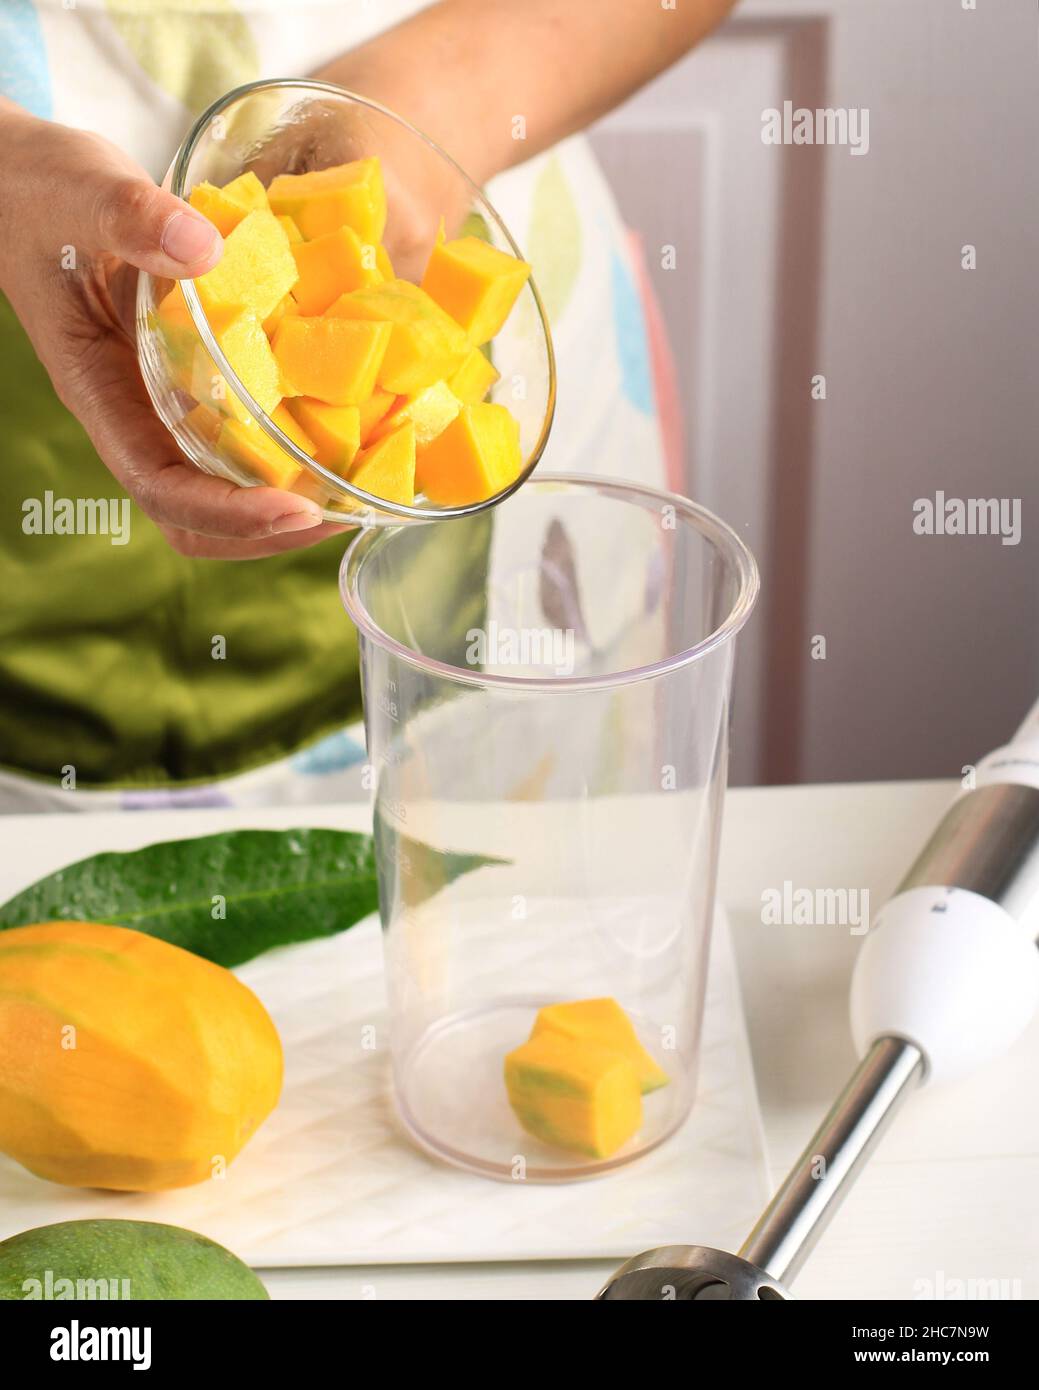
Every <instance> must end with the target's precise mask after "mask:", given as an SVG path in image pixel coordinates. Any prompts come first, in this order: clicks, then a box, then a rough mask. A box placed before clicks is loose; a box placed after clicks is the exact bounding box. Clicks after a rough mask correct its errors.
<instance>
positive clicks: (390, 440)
mask: <svg viewBox="0 0 1039 1390" xmlns="http://www.w3.org/2000/svg"><path fill="white" fill-rule="evenodd" d="M347 481H348V482H351V483H353V485H354V486H355V487H359V488H361V489H362V490H363V491H364V492H370V493H371V494H372V496H373V497H381V498H384V499H385V500H386V501H387V502H402V503H404V504H405V505H406V506H410V505H411V503H412V502H414V500H415V426H414V425H413V424H412V423H411V421H410V420H405V422H404V423H403V424H402V425H400V426H399V427H398V428H397V429H395V430H394V431H393V432H392V433H391V434H387V435H384V436H383V438H382V439H380V440H379V441H378V442H377V443H375V444H372V445H371V446H370V447H369V448H367V449H362V450H361V452H360V453H359V454H358V455H357V458H356V459H355V460H354V464H353V467H352V468H351V469H350V472H349V474H348V475H347Z"/></svg>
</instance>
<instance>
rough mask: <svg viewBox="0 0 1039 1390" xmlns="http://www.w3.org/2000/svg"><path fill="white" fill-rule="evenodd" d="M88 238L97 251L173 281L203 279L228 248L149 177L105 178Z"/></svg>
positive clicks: (209, 225) (207, 225) (214, 231)
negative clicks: (198, 276) (202, 276)
mask: <svg viewBox="0 0 1039 1390" xmlns="http://www.w3.org/2000/svg"><path fill="white" fill-rule="evenodd" d="M88 235H89V237H90V240H91V242H92V243H93V248H92V249H94V250H96V251H107V252H109V253H110V254H111V255H113V256H118V257H120V258H121V259H122V260H124V261H129V263H130V264H131V265H133V266H136V267H137V269H138V270H144V271H147V272H148V274H149V275H155V276H157V277H159V278H162V279H169V280H187V279H192V278H193V277H194V276H196V275H202V274H203V273H204V272H205V271H207V270H210V269H211V268H212V267H213V266H214V265H216V263H217V261H218V260H219V259H220V257H221V255H222V254H223V249H224V243H223V240H222V239H221V236H220V233H219V232H218V231H217V229H216V228H215V227H214V226H213V224H212V222H210V221H208V220H207V219H206V218H205V217H203V216H202V214H201V213H200V212H196V211H195V209H194V208H193V207H190V206H189V205H188V204H187V203H185V202H183V201H182V200H181V199H180V198H175V197H174V196H173V194H172V193H168V192H167V191H166V189H164V188H159V187H158V186H157V185H156V184H154V183H152V181H151V180H150V179H149V178H147V177H145V176H144V175H143V174H141V175H137V174H124V175H116V176H112V177H110V178H107V179H104V180H102V182H101V183H100V185H99V187H98V190H97V193H96V195H95V198H94V201H93V207H92V209H91V211H90V226H89V228H88Z"/></svg>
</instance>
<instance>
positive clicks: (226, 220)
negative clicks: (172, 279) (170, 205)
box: [188, 170, 269, 237]
mask: <svg viewBox="0 0 1039 1390" xmlns="http://www.w3.org/2000/svg"><path fill="white" fill-rule="evenodd" d="M188 202H189V203H190V204H191V206H192V207H193V208H195V210H196V211H197V212H200V213H201V214H202V216H203V217H206V218H208V219H209V221H210V222H212V224H213V226H214V227H216V229H217V231H218V232H219V233H220V235H221V236H223V237H226V236H229V235H230V234H231V232H233V231H234V229H235V228H236V227H237V226H238V224H239V222H241V221H242V219H243V218H244V217H245V216H246V214H247V213H249V212H253V211H255V210H256V209H257V208H267V209H268V211H269V204H268V202H267V190H266V189H265V188H264V186H263V184H262V183H261V182H260V180H259V179H258V178H257V177H256V175H255V174H254V173H252V172H251V171H250V170H247V171H246V172H245V173H244V174H239V175H238V177H237V178H236V179H232V180H231V182H230V183H226V184H224V186H223V188H216V187H214V186H213V184H211V183H204V182H203V183H197V184H196V185H195V187H194V188H193V189H192V190H191V196H190V198H189V199H188Z"/></svg>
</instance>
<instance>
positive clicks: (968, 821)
mask: <svg viewBox="0 0 1039 1390" xmlns="http://www.w3.org/2000/svg"><path fill="white" fill-rule="evenodd" d="M973 782H974V784H973V787H972V788H971V789H970V790H968V791H966V792H965V793H963V794H961V795H960V796H959V797H958V799H957V800H956V801H954V802H953V804H952V806H951V807H950V808H949V810H948V811H947V813H946V814H945V816H944V817H943V819H942V820H941V822H940V823H939V825H938V828H937V829H936V830H935V832H934V834H933V835H932V836H931V838H930V840H928V842H927V844H926V845H925V846H924V848H923V850H922V851H921V852H920V854H919V856H918V857H917V859H916V862H915V863H914V864H913V866H912V868H911V869H910V870H909V872H908V873H907V874H906V876H905V878H904V879H903V880H902V882H901V884H900V885H899V888H898V891H897V892H896V894H895V896H894V897H893V898H891V899H890V900H889V901H888V902H887V903H885V905H884V906H883V907H882V908H881V910H880V912H879V913H878V914H877V916H876V917H875V918H874V921H873V924H872V927H871V929H870V932H869V935H868V936H867V937H866V939H865V941H864V942H863V945H862V949H861V951H860V953H859V957H858V960H857V962H856V966H855V971H854V975H853V977H852V985H851V1026H852V1033H853V1036H854V1038H855V1044H856V1049H857V1051H858V1053H859V1055H860V1056H861V1058H862V1060H861V1061H860V1063H859V1065H858V1066H857V1067H856V1069H855V1071H854V1072H853V1073H852V1075H851V1077H850V1079H849V1081H848V1083H847V1085H846V1086H845V1087H844V1089H843V1091H842V1092H841V1094H840V1096H839V1097H838V1098H837V1100H836V1102H835V1103H834V1105H833V1107H832V1109H831V1110H830V1111H829V1113H828V1114H827V1116H826V1117H825V1119H824V1120H823V1121H822V1123H821V1124H820V1126H819V1128H818V1129H817V1130H816V1132H815V1134H814V1135H813V1137H812V1139H811V1140H810V1141H809V1143H808V1145H807V1147H806V1148H805V1150H804V1152H803V1153H802V1154H801V1156H800V1158H798V1160H797V1162H796V1163H795V1164H794V1167H793V1168H792V1169H791V1171H790V1173H789V1174H788V1176H787V1178H786V1180H785V1181H784V1182H783V1184H782V1185H781V1187H780V1188H779V1189H778V1191H777V1192H776V1193H775V1195H774V1196H773V1198H772V1200H771V1201H770V1202H769V1204H768V1206H767V1207H766V1208H765V1211H764V1212H763V1213H762V1215H761V1217H760V1219H759V1220H758V1223H757V1225H756V1226H755V1227H754V1229H753V1230H752V1231H751V1233H750V1235H749V1236H748V1237H747V1239H746V1240H745V1241H744V1242H743V1245H742V1246H741V1247H740V1249H739V1252H738V1254H736V1255H730V1254H728V1253H727V1252H726V1251H724V1250H712V1249H710V1248H709V1247H707V1246H702V1245H668V1246H661V1247H660V1248H658V1249H656V1250H647V1251H645V1252H644V1253H643V1254H641V1255H636V1256H635V1257H634V1258H633V1259H630V1260H628V1262H627V1263H626V1264H623V1265H621V1267H620V1269H618V1270H617V1271H616V1273H614V1274H613V1275H612V1276H611V1277H610V1279H609V1280H608V1281H607V1283H606V1284H605V1286H604V1287H603V1288H602V1289H601V1290H600V1291H599V1293H598V1294H597V1298H599V1299H665V1298H666V1299H689V1300H702V1301H708V1300H723V1299H732V1300H736V1301H747V1300H755V1299H788V1298H789V1297H790V1294H789V1293H788V1292H787V1289H786V1287H785V1285H786V1284H789V1283H790V1282H791V1281H792V1280H793V1279H794V1278H795V1276H796V1275H797V1273H798V1271H799V1270H800V1269H801V1267H802V1265H803V1264H804V1262H805V1260H806V1259H807V1257H808V1255H809V1254H810V1253H811V1250H812V1249H813V1247H814V1245H815V1243H816V1241H817V1240H818V1239H819V1237H820V1235H821V1234H822V1232H823V1231H824V1230H825V1228H826V1225H827V1223H828V1222H829V1219H830V1217H831V1216H832V1215H833V1214H834V1212H835V1211H836V1210H837V1208H838V1207H839V1206H840V1203H841V1201H842V1200H843V1199H844V1197H845V1196H846V1195H847V1193H848V1191H849V1190H850V1188H851V1185H852V1183H853V1182H854V1180H855V1178H856V1177H857V1176H858V1174H859V1172H860V1171H861V1170H862V1168H863V1166H864V1165H865V1162H866V1160H867V1158H868V1157H869V1156H870V1154H871V1153H872V1152H873V1150H874V1148H875V1147H876V1145H877V1143H878V1142H879V1140H880V1137H881V1135H882V1134H883V1133H884V1132H885V1130H886V1129H887V1127H888V1125H889V1124H890V1122H891V1120H892V1119H893V1117H894V1116H895V1114H896V1113H897V1111H898V1108H899V1107H900V1106H901V1105H902V1103H903V1102H904V1101H905V1100H906V1098H907V1097H908V1096H909V1095H910V1094H912V1092H913V1091H915V1090H916V1089H917V1087H919V1086H923V1085H928V1084H930V1083H931V1082H932V1081H937V1082H939V1083H940V1082H942V1081H947V1080H950V1079H952V1078H955V1077H958V1076H963V1075H965V1074H966V1073H967V1072H969V1071H970V1070H971V1069H972V1068H974V1067H978V1066H981V1065H983V1064H984V1063H985V1062H987V1061H990V1060H991V1059H992V1058H994V1057H996V1056H998V1055H999V1054H1000V1053H1001V1052H1003V1051H1004V1050H1005V1049H1006V1048H1008V1047H1009V1046H1010V1044H1011V1043H1012V1042H1013V1041H1014V1040H1015V1039H1016V1038H1017V1037H1018V1035H1019V1034H1020V1033H1021V1032H1022V1030H1023V1029H1024V1028H1025V1026H1026V1025H1027V1024H1028V1022H1029V1020H1030V1019H1031V1017H1032V1015H1033V1013H1034V1012H1035V1009H1036V1006H1037V1004H1039V951H1036V948H1035V940H1034V938H1035V936H1036V933H1037V930H1039V703H1037V704H1036V705H1035V706H1034V707H1033V709H1032V710H1031V712H1030V713H1029V715H1028V717H1027V718H1026V719H1025V721H1024V723H1023V724H1022V725H1021V728H1020V729H1019V730H1018V732H1017V734H1016V735H1015V736H1014V738H1013V740H1012V741H1011V742H1010V743H1009V744H1007V745H1006V746H1005V747H1003V748H999V749H997V750H996V751H995V752H994V753H990V754H989V755H988V757H986V758H984V759H983V760H982V761H981V763H979V765H978V767H977V769H976V772H975V776H974V779H973Z"/></svg>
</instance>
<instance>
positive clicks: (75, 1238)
mask: <svg viewBox="0 0 1039 1390" xmlns="http://www.w3.org/2000/svg"><path fill="white" fill-rule="evenodd" d="M268 1297H269V1295H268V1293H267V1290H266V1289H265V1288H264V1286H263V1285H262V1284H261V1283H260V1281H259V1279H258V1278H257V1277H256V1275H255V1274H254V1273H253V1272H252V1270H251V1269H250V1268H249V1266H248V1265H245V1264H243V1263H242V1261H241V1260H240V1259H239V1258H238V1257H237V1255H232V1254H231V1252H230V1250H225V1249H224V1247H223V1246H222V1245H217V1244H216V1242H215V1241H212V1240H207V1239H206V1237H205V1236H200V1235H198V1234H197V1233H196V1232H195V1231H185V1230H183V1229H182V1228H181V1227H180V1226H162V1225H159V1224H158V1223H157V1222H155V1221H59V1222H58V1223H57V1224H56V1225H53V1226H37V1227H35V1228H34V1229H33V1230H31V1231H22V1232H21V1234H20V1235H16V1236H11V1237H10V1238H9V1239H8V1240H4V1241H0V1301H3V1300H8V1301H11V1300H15V1299H86V1300H91V1299H106V1300H121V1301H132V1302H141V1301H143V1300H148V1301H152V1302H154V1301H156V1300H165V1301H168V1300H188V1299H199V1300H204V1301H207V1302H210V1301H213V1300H215V1299H266V1298H268Z"/></svg>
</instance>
